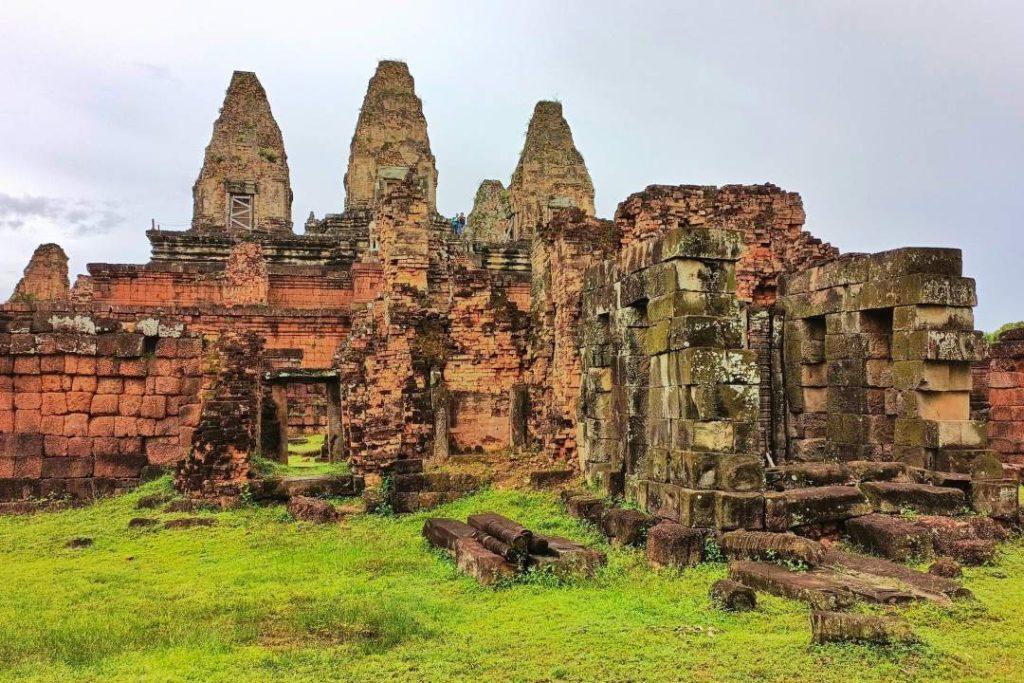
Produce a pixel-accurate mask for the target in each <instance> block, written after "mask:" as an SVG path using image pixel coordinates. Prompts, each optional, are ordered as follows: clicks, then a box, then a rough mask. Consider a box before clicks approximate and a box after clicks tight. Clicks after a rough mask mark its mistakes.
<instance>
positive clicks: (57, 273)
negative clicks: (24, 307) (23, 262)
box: [10, 243, 71, 303]
mask: <svg viewBox="0 0 1024 683" xmlns="http://www.w3.org/2000/svg"><path fill="white" fill-rule="evenodd" d="M70 298H71V288H70V286H69V284H68V255H67V254H65V253H64V250H63V249H62V248H61V246H60V245H59V244H53V243H50V244H40V245H39V246H38V247H36V250H35V251H34V252H33V253H32V258H31V259H30V260H29V262H28V266H26V267H25V273H24V275H23V276H22V278H21V279H20V280H18V284H17V285H15V287H14V294H12V295H11V298H10V302H12V303H13V302H17V301H24V302H37V301H67V300H68V299H70Z"/></svg>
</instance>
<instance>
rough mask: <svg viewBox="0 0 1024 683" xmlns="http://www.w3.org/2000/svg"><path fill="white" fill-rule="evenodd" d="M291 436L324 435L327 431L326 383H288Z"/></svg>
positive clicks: (286, 391) (286, 388)
mask: <svg viewBox="0 0 1024 683" xmlns="http://www.w3.org/2000/svg"><path fill="white" fill-rule="evenodd" d="M285 393H286V395H287V402H288V434H289V436H310V435H312V434H323V433H324V432H325V431H326V430H327V385H326V384H325V383H324V382H288V383H287V384H286V385H285Z"/></svg>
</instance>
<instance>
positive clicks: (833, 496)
mask: <svg viewBox="0 0 1024 683" xmlns="http://www.w3.org/2000/svg"><path fill="white" fill-rule="evenodd" d="M764 504H765V505H764V507H765V529H767V530H768V531H787V530H789V529H794V528H797V527H804V526H810V525H818V524H828V523H831V522H841V521H844V520H847V519H850V518H851V517H857V516H860V515H866V514H869V513H870V512H871V511H872V510H871V504H870V503H869V502H868V500H867V498H865V496H864V494H863V493H861V492H860V490H859V489H857V487H855V486H812V487H808V488H800V489H790V490H788V491H781V492H777V493H766V494H765V496H764Z"/></svg>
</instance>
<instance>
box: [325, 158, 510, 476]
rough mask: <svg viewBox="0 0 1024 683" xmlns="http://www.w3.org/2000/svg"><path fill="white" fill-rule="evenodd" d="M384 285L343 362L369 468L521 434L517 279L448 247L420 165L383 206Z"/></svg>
mask: <svg viewBox="0 0 1024 683" xmlns="http://www.w3.org/2000/svg"><path fill="white" fill-rule="evenodd" d="M374 213H375V230H376V231H377V235H378V239H379V244H380V250H379V259H380V264H381V275H382V277H381V291H380V294H379V295H378V296H377V298H375V299H374V300H373V301H371V302H369V303H368V305H367V306H366V308H365V309H363V310H360V311H357V312H356V314H355V315H354V318H353V327H352V332H351V334H350V335H349V337H348V339H347V340H346V341H345V343H344V345H343V346H342V348H341V350H340V352H339V354H338V358H337V367H338V372H339V377H340V379H341V386H342V416H343V433H344V435H345V439H346V442H347V447H346V449H345V450H346V452H348V453H350V454H351V458H352V463H353V465H354V466H355V468H356V469H357V470H359V471H361V472H367V471H371V472H372V471H383V470H386V469H387V468H388V467H389V466H390V464H391V463H392V462H393V461H394V460H397V459H405V458H423V457H430V456H432V455H433V454H435V452H439V453H447V452H448V449H449V448H453V449H455V450H456V451H468V450H498V449H501V448H505V447H507V446H508V445H509V442H510V427H509V420H510V400H511V398H510V396H511V389H512V387H513V386H514V385H516V384H518V383H521V382H522V365H523V355H524V352H525V351H524V350H525V329H526V324H527V320H526V317H525V316H524V315H523V314H522V313H521V312H520V311H519V309H518V308H517V307H516V306H515V305H514V304H513V303H512V302H511V301H509V299H508V296H507V291H506V290H507V288H506V287H503V286H502V285H501V284H500V283H501V281H500V278H496V277H493V276H492V274H491V273H490V271H488V270H486V269H482V268H478V267H476V266H474V265H473V264H472V262H471V261H470V259H468V258H467V257H466V256H465V254H460V253H459V252H457V251H455V250H450V249H448V248H447V247H444V248H442V247H439V246H438V239H439V235H438V231H437V230H436V221H435V219H434V216H433V215H432V214H431V212H430V211H429V208H428V205H427V201H426V198H425V194H424V192H423V190H422V188H421V186H420V184H419V183H418V182H417V181H416V178H415V176H414V175H413V174H412V173H411V172H410V174H409V176H408V177H407V178H406V180H405V182H403V183H401V184H397V185H392V186H390V187H389V189H388V192H387V194H386V195H385V196H384V197H383V198H382V199H381V200H380V201H378V203H377V204H376V205H375V210H374Z"/></svg>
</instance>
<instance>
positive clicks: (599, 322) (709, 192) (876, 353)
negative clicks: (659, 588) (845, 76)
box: [0, 61, 1024, 534]
mask: <svg viewBox="0 0 1024 683" xmlns="http://www.w3.org/2000/svg"><path fill="white" fill-rule="evenodd" d="M507 133H508V134H509V135H513V134H515V131H508V132H507ZM442 161H443V160H442ZM437 183H438V170H437V162H436V161H435V158H434V155H433V153H432V151H431V148H430V140H429V136H428V134H427V121H426V119H425V117H424V115H423V110H422V104H421V101H420V99H419V97H418V96H417V94H416V91H415V85H414V82H413V78H412V75H411V74H410V72H409V69H408V67H407V66H406V65H405V64H404V63H402V62H395V61H384V62H381V63H380V64H379V65H378V67H377V70H376V73H375V74H374V75H373V76H372V78H371V79H370V81H369V84H368V87H367V90H366V95H365V98H364V101H363V106H362V108H361V110H360V112H359V116H358V121H357V123H356V128H355V133H354V135H353V137H352V141H351V146H350V152H349V159H348V168H347V171H346V173H345V177H344V189H345V198H344V204H343V205H341V206H339V207H338V210H337V211H336V212H327V213H325V214H323V216H322V217H320V218H317V216H316V215H310V217H309V218H308V220H306V222H305V224H304V226H305V231H304V232H303V233H296V232H295V231H294V229H293V222H292V215H291V214H292V191H291V186H290V176H289V169H288V157H287V153H286V151H285V143H284V137H283V136H282V132H281V130H280V129H279V127H278V125H277V123H276V121H275V120H274V117H273V113H272V112H271V108H270V104H269V101H268V98H267V94H266V93H265V92H264V90H263V87H262V86H261V85H260V83H259V81H258V79H257V78H256V75H255V74H252V73H248V72H236V73H235V74H234V75H233V76H232V78H231V81H230V84H229V86H228V90H227V94H226V96H225V100H224V104H223V107H222V108H221V111H220V115H219V117H218V118H217V120H216V122H215V123H214V127H213V133H212V136H211V139H210V143H209V145H208V146H207V148H206V152H205V156H204V159H203V164H202V167H201V170H200V172H199V176H198V179H197V181H196V183H195V185H194V187H193V206H194V209H193V217H192V223H191V228H190V229H188V230H183V231H172V230H159V229H151V230H149V231H147V232H146V236H147V238H148V239H149V241H150V244H151V257H150V260H149V262H147V263H145V264H119V263H92V264H89V265H88V274H87V275H85V276H79V277H78V279H77V280H76V282H75V286H74V288H71V287H70V286H69V279H68V272H67V257H66V255H64V252H63V251H62V250H61V248H60V247H59V246H57V245H52V244H51V245H43V246H41V247H40V248H39V249H38V250H37V252H36V253H35V254H34V255H33V256H32V259H31V262H30V263H29V266H28V268H26V271H25V277H24V278H23V279H22V281H21V282H20V283H19V284H18V286H17V288H16V290H15V292H14V294H13V296H12V297H11V299H10V300H9V302H8V303H7V304H4V305H3V306H0V500H6V501H10V500H20V499H28V498H38V497H46V496H51V497H59V496H68V497H73V498H90V497H94V496H97V495H102V494H105V493H109V492H112V491H118V490H123V489H125V488H127V487H129V486H132V485H134V484H135V483H137V482H138V481H140V479H142V478H145V477H147V476H149V475H150V474H151V473H152V472H155V471H159V470H160V469H161V468H163V469H172V470H174V471H175V472H176V481H177V485H178V486H179V488H180V489H181V490H183V491H186V492H188V493H189V494H190V495H193V496H196V497H201V498H205V499H209V500H216V501H218V502H221V503H223V504H230V503H231V502H232V501H235V500H237V499H238V498H239V497H240V496H241V495H243V493H244V492H245V491H247V490H249V489H248V488H247V487H251V486H253V485H254V479H255V477H256V475H255V474H254V472H253V468H251V467H250V459H251V458H253V457H254V456H255V455H256V454H262V455H263V457H276V454H279V453H280V452H282V448H283V446H282V444H284V443H286V441H287V439H288V438H289V435H294V434H305V433H309V432H310V431H317V430H320V431H323V432H324V433H325V434H326V444H325V449H324V453H323V455H322V457H324V458H326V459H332V460H338V459H345V460H347V461H348V462H349V463H350V464H351V467H352V469H353V471H354V473H355V474H356V476H357V477H363V476H365V477H367V478H370V479H372V478H375V477H381V476H395V477H396V479H395V481H396V482H398V485H399V490H398V493H399V494H401V495H402V496H405V497H404V498H402V500H403V501H404V502H403V508H402V509H419V508H422V507H429V506H430V505H432V504H436V503H437V502H442V501H444V500H446V499H447V497H448V496H454V495H458V494H460V493H462V492H464V491H465V490H466V489H468V488H471V484H472V483H471V482H468V481H466V480H462V479H459V478H458V477H457V476H456V475H451V476H449V475H448V474H447V473H446V472H445V470H444V467H445V464H446V463H447V462H449V461H450V460H451V459H453V458H458V457H459V456H462V455H466V454H490V457H496V458H502V457H511V456H512V455H513V454H515V453H517V452H533V453H539V454H540V455H541V456H542V457H544V458H546V459H547V461H548V462H550V463H551V464H552V466H556V465H557V466H561V467H566V468H569V469H573V470H575V471H577V472H579V473H581V474H582V475H583V476H584V477H585V478H586V480H587V481H588V482H590V484H591V485H593V486H594V487H596V489H597V490H599V491H601V492H602V493H604V494H607V495H609V496H614V497H619V498H624V499H626V500H628V501H631V502H632V503H634V504H635V505H636V506H637V507H638V508H639V509H640V510H642V511H645V512H646V513H649V514H651V515H654V516H657V517H659V518H662V519H666V520H671V521H673V522H676V523H679V524H681V525H683V526H685V527H692V528H700V529H717V530H719V531H722V530H769V531H787V530H797V531H806V532H808V533H814V534H818V533H826V532H827V530H828V529H829V528H830V526H835V525H838V524H842V523H844V522H845V521H847V520H849V519H852V518H855V517H860V516H864V515H866V514H868V513H871V512H873V511H874V512H891V511H893V510H899V509H901V508H902V507H903V506H914V505H917V506H919V507H923V508H925V509H927V510H929V511H937V512H939V513H940V514H945V513H946V512H949V511H953V510H962V509H963V508H970V509H972V510H974V511H977V512H981V513H984V514H987V515H990V516H993V517H997V518H1005V517H1010V516H1013V515H1016V514H1017V503H1016V487H1017V481H1016V476H1017V473H1019V472H1020V471H1021V470H1022V468H1024V455H1022V454H1024V446H1022V444H1024V438H1022V437H1024V431H1022V429H1021V424H1022V423H1024V409H1022V408H1021V406H1024V399H1022V398H1021V396H1022V391H1024V381H1022V378H1024V372H1022V369H1021V367H1022V363H1024V361H1022V360H1021V359H1022V358H1024V341H1021V339H1020V337H1018V336H1014V335H1013V334H1010V335H1008V336H1005V335H1004V338H1003V339H1001V340H1000V341H999V342H998V343H997V344H995V345H994V346H993V347H992V348H991V350H990V349H989V347H988V345H986V343H985V342H984V340H983V338H982V336H981V334H980V333H979V332H976V331H975V330H974V321H973V312H972V310H973V307H974V306H975V305H976V303H977V301H976V294H975V289H974V281H973V280H971V279H970V278H969V277H965V276H964V274H963V272H962V262H961V257H960V252H959V251H958V250H956V249H936V248H905V249H896V250H893V251H888V252H883V253H879V254H840V252H839V250H838V249H837V248H836V247H834V246H832V245H830V244H827V243H823V242H822V241H821V240H819V239H816V238H815V237H813V235H812V234H811V233H810V232H808V231H807V230H806V229H805V214H804V209H803V204H802V201H801V198H800V196H799V195H798V194H796V193H795V192H789V191H785V190H782V189H780V188H778V187H775V186H774V185H770V184H765V185H727V186H724V187H710V186H699V185H678V186H665V185H652V186H650V187H647V188H646V189H644V190H642V191H640V192H637V193H635V194H632V195H630V196H629V197H627V198H625V199H624V200H623V201H622V202H621V203H620V204H619V205H618V208H617V210H616V212H615V215H614V216H613V217H611V219H602V218H600V217H598V216H597V215H596V211H595V204H594V185H593V182H592V181H591V178H590V175H589V172H588V171H587V167H586V165H585V163H584V159H583V156H582V155H581V153H580V152H579V150H577V148H576V146H575V143H574V141H573V137H572V132H571V130H570V127H569V124H568V122H567V120H566V118H565V116H564V115H563V108H562V105H561V104H560V103H558V102H549V101H542V102H538V103H537V105H536V108H535V109H534V112H533V115H532V117H531V119H530V121H529V125H528V131H527V134H526V139H525V142H524V146H523V149H522V153H521V156H520V159H519V163H518V165H517V166H516V168H515V169H514V170H513V171H512V173H511V177H510V178H509V180H508V183H507V185H506V184H505V183H504V182H503V181H500V180H486V181H483V183H482V184H481V186H480V189H479V191H478V192H477V195H476V197H475V201H474V205H473V210H472V211H471V212H470V214H469V216H470V217H469V223H468V227H467V230H466V232H465V234H463V235H456V234H455V233H454V232H453V231H452V229H451V227H450V224H449V223H448V221H447V220H446V219H445V218H444V217H442V216H441V215H440V214H439V213H438V211H437V201H436V192H437ZM506 188H507V189H506ZM467 199H468V198H467ZM990 436H991V442H990V441H989V437H990ZM401 477H406V478H408V479H402V478H401ZM921 501H926V503H921Z"/></svg>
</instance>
